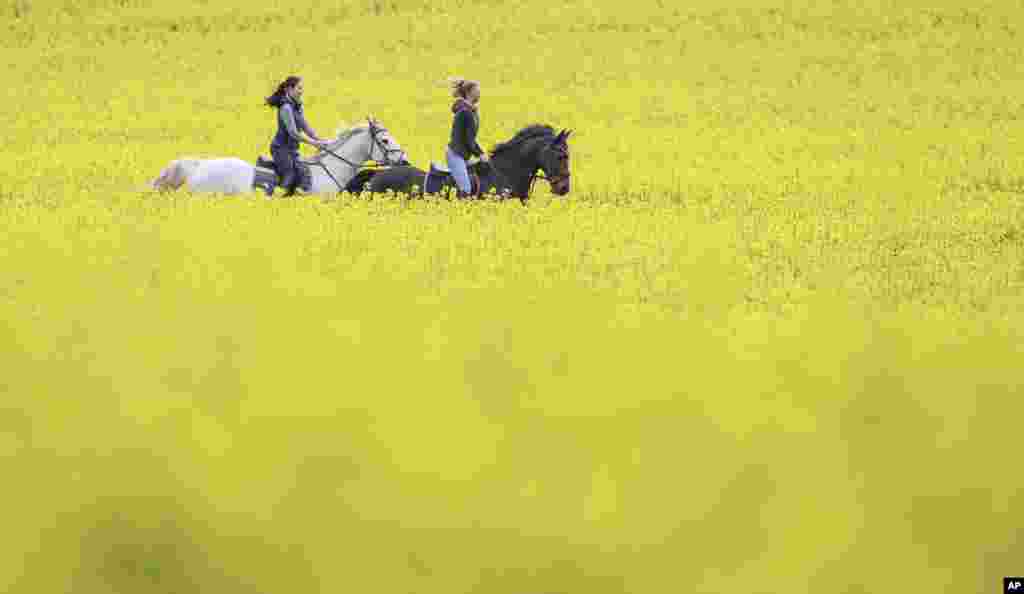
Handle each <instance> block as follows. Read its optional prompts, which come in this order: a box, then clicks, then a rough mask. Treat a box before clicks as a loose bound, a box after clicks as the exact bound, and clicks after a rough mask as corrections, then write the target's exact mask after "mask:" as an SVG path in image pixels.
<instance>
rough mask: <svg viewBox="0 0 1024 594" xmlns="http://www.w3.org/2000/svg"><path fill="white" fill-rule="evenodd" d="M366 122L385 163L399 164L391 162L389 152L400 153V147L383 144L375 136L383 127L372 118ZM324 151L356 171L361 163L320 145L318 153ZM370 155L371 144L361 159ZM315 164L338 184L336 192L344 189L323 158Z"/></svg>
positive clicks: (367, 159) (368, 158)
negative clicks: (378, 125)
mask: <svg viewBox="0 0 1024 594" xmlns="http://www.w3.org/2000/svg"><path fill="white" fill-rule="evenodd" d="M367 123H368V124H369V129H370V141H371V142H373V145H374V146H376V147H377V148H378V149H380V152H381V153H383V154H384V161H385V162H386V163H388V164H389V165H399V164H400V161H396V162H392V161H391V153H398V154H401V153H402V149H400V148H388V147H387V146H385V145H384V143H382V142H381V140H380V138H378V137H377V134H378V133H379V132H380V130H383V128H378V127H377V125H376V124H374V123H373V121H372V120H367ZM324 153H326V154H328V155H330V156H332V157H334V158H335V159H338V160H339V161H341V162H342V163H345V164H346V165H348V166H349V167H351V168H352V169H353V170H355V171H358V170H359V168H360V167H361V166H362V163H353V162H352V161H349V160H348V159H346V158H345V157H342V156H341V155H339V154H338V153H336V152H334V151H332V150H331V149H329V148H327V147H320V155H322V154H324ZM320 155H317V156H320ZM372 156H373V146H371V147H369V148H368V149H367V151H366V158H365V159H363V161H369V160H370V157H372ZM315 165H319V166H320V167H321V168H323V170H324V173H326V174H327V177H329V178H331V181H333V182H334V185H336V186H338V193H341V192H344V191H345V187H344V186H342V185H341V184H340V183H339V182H338V180H337V178H335V177H334V175H333V174H332V173H331V170H330V169H328V168H327V165H324V163H323V159H320V160H319V161H318V162H317V163H315Z"/></svg>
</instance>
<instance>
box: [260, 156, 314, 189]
mask: <svg viewBox="0 0 1024 594" xmlns="http://www.w3.org/2000/svg"><path fill="white" fill-rule="evenodd" d="M311 163H313V162H312V161H309V160H307V159H303V158H299V159H298V169H299V187H300V188H302V189H303V190H304V191H306V192H309V191H311V190H312V189H313V173H312V172H311V171H310V169H309V166H310V164H311ZM256 167H257V168H259V169H266V170H267V171H269V172H271V173H272V174H273V175H274V177H275V178H276V180H277V183H278V184H280V183H281V174H280V173H278V171H277V167H276V166H275V165H274V160H273V159H268V158H267V157H264V156H263V155H258V156H257V157H256Z"/></svg>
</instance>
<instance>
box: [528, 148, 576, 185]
mask: <svg viewBox="0 0 1024 594" xmlns="http://www.w3.org/2000/svg"><path fill="white" fill-rule="evenodd" d="M550 146H551V148H552V149H553V150H555V151H556V152H558V153H559V155H565V156H566V157H568V156H569V150H568V148H566V147H565V146H564V145H561V144H558V145H550ZM542 171H543V168H541V169H537V170H535V171H534V172H533V173H532V174H531V175H530V187H529V189H527V190H526V197H527V198H529V197H530V194H532V193H533V184H535V183H536V182H537V180H538V179H546V180H548V184H549V185H550V186H551V187H554V186H555V184H559V183H561V182H563V181H565V180H571V179H572V174H571V173H564V174H562V173H559V174H558V175H556V176H554V177H548V176H547V175H546V174H545V175H543V176H541V175H539V174H540V173H541V172H542Z"/></svg>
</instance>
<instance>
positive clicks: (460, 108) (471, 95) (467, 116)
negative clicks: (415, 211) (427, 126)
mask: <svg viewBox="0 0 1024 594" xmlns="http://www.w3.org/2000/svg"><path fill="white" fill-rule="evenodd" d="M448 82H449V84H450V85H451V88H452V96H453V97H455V103H454V104H453V105H452V113H454V114H455V116H454V117H453V119H452V135H451V140H450V141H449V142H448V150H447V151H446V157H447V161H448V169H449V171H451V172H452V177H453V178H455V184H456V185H457V186H458V187H459V197H464V196H469V195H470V194H472V192H473V187H472V185H471V184H470V181H469V169H468V168H467V166H466V161H467V160H468V159H469V158H470V156H476V157H479V158H480V160H481V161H487V154H486V153H484V151H483V149H482V148H480V145H479V144H477V141H476V135H477V132H479V131H480V113H479V111H477V104H478V103H479V102H480V83H479V82H477V81H475V80H465V79H462V78H454V77H453V78H449V79H448Z"/></svg>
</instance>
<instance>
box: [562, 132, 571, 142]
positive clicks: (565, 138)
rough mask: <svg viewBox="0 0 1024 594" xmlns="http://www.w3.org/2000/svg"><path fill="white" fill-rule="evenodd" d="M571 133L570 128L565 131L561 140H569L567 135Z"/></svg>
mask: <svg viewBox="0 0 1024 594" xmlns="http://www.w3.org/2000/svg"><path fill="white" fill-rule="evenodd" d="M571 134H572V130H566V131H565V137H563V138H562V142H565V141H567V140H569V136H570V135H571Z"/></svg>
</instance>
